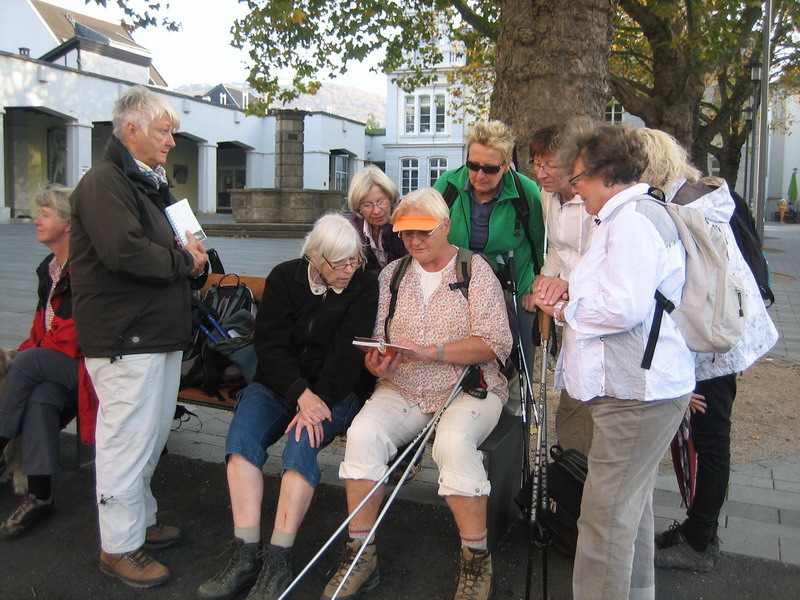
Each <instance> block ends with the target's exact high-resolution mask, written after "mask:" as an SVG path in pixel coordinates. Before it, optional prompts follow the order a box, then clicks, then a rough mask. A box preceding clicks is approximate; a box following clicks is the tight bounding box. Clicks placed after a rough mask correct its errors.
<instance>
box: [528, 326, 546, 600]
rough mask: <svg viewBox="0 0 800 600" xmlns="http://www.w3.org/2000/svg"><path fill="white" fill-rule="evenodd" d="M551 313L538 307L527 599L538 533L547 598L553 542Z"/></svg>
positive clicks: (543, 586) (529, 591) (543, 581)
mask: <svg viewBox="0 0 800 600" xmlns="http://www.w3.org/2000/svg"><path fill="white" fill-rule="evenodd" d="M551 319H552V317H551V316H550V315H548V314H545V312H544V311H543V310H540V311H539V335H540V336H541V348H542V370H541V382H540V384H539V404H540V406H539V418H540V421H539V429H538V431H537V435H536V458H535V460H534V467H533V488H532V489H531V509H530V540H529V543H528V571H527V577H526V581H525V600H530V596H531V579H532V576H533V551H534V547H535V545H536V540H537V537H538V540H539V543H540V544H541V546H542V598H543V600H547V546H548V545H549V543H550V539H549V533H548V531H547V503H548V500H547V352H548V345H549V342H550V323H551Z"/></svg>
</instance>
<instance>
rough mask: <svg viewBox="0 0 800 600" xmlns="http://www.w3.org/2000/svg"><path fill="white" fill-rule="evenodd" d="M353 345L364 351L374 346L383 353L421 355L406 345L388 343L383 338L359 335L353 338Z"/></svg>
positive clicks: (390, 354)
mask: <svg viewBox="0 0 800 600" xmlns="http://www.w3.org/2000/svg"><path fill="white" fill-rule="evenodd" d="M353 346H355V347H356V348H358V349H359V350H363V351H364V352H369V351H370V350H372V349H373V348H374V349H375V350H377V351H378V352H380V353H381V354H388V355H389V356H394V355H395V354H408V355H409V356H417V357H419V355H418V354H417V353H416V352H414V351H413V350H412V349H411V348H406V347H405V346H399V345H397V344H388V343H386V342H384V341H383V340H376V339H375V338H362V337H357V338H355V339H354V340H353ZM420 358H421V357H420Z"/></svg>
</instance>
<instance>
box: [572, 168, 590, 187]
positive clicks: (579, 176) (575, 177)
mask: <svg viewBox="0 0 800 600" xmlns="http://www.w3.org/2000/svg"><path fill="white" fill-rule="evenodd" d="M584 175H586V169H584V170H583V171H581V172H580V173H578V174H577V175H574V176H573V177H570V178H569V184H570V185H571V186H572V187H575V186H576V185H578V179H580V178H581V177H583V176H584Z"/></svg>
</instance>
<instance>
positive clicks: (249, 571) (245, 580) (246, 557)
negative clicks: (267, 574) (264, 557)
mask: <svg viewBox="0 0 800 600" xmlns="http://www.w3.org/2000/svg"><path fill="white" fill-rule="evenodd" d="M228 549H230V550H231V551H232V555H231V558H230V560H228V563H227V564H226V565H225V566H224V567H222V568H221V569H220V570H219V572H218V573H217V574H216V575H214V576H213V577H212V578H211V579H209V580H208V581H205V582H203V583H202V584H201V585H200V587H199V588H198V589H197V596H198V597H199V598H203V600H227V599H228V598H233V597H234V596H235V595H236V594H238V593H239V592H240V591H242V590H243V589H244V588H246V587H248V586H250V585H251V584H252V583H253V582H254V581H255V580H256V577H258V570H259V569H260V568H261V554H262V546H261V542H255V543H253V544H245V543H244V542H243V541H242V540H241V539H239V538H233V541H231V542H230V543H229V544H228Z"/></svg>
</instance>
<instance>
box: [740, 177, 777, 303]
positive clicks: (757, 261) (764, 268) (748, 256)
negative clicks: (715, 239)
mask: <svg viewBox="0 0 800 600" xmlns="http://www.w3.org/2000/svg"><path fill="white" fill-rule="evenodd" d="M731 197H732V198H733V201H734V202H735V203H736V208H735V209H734V210H733V216H732V217H731V229H732V230H733V237H734V238H736V243H737V244H738V246H739V250H741V251H742V256H744V260H745V261H746V262H747V265H748V266H749V267H750V270H751V271H752V272H753V277H754V278H755V280H756V283H757V284H758V291H759V292H761V297H762V298H763V299H764V302H765V304H766V305H767V306H771V305H772V303H773V302H775V295H774V294H773V293H772V290H771V289H770V287H769V264H768V263H767V257H766V256H765V255H764V248H763V247H762V245H761V240H760V239H759V237H758V232H757V231H756V222H755V219H753V214H752V213H751V212H750V208H749V207H748V206H747V202H745V199H744V198H742V197H741V196H740V195H739V194H737V193H736V192H734V191H733V190H731Z"/></svg>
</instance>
